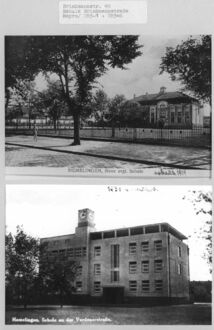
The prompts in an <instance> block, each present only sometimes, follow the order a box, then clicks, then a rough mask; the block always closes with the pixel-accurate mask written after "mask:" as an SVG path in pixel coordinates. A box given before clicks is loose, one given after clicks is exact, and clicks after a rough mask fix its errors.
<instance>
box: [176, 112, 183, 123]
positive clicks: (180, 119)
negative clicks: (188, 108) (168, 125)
mask: <svg viewBox="0 0 214 330" xmlns="http://www.w3.org/2000/svg"><path fill="white" fill-rule="evenodd" d="M177 116H178V117H177V120H178V124H181V121H182V112H181V110H180V109H179V110H178V115H177Z"/></svg>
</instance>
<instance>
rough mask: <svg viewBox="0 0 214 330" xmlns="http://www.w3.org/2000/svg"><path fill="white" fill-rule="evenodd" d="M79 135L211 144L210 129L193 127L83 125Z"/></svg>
mask: <svg viewBox="0 0 214 330" xmlns="http://www.w3.org/2000/svg"><path fill="white" fill-rule="evenodd" d="M37 127H38V135H41V136H42V135H43V136H53V137H54V136H55V137H73V134H74V130H73V128H70V129H69V128H58V129H57V130H56V131H55V130H54V129H53V128H52V127H51V128H49V127H45V128H44V127H39V126H37ZM6 134H7V135H8V134H29V135H32V134H33V128H32V129H28V128H23V127H18V128H17V127H16V128H15V127H8V126H6ZM80 137H81V138H85V139H104V140H122V141H127V142H129V141H130V142H142V143H143V142H144V143H148V142H151V143H160V144H161V143H163V144H164V143H167V144H181V145H198V146H206V147H207V146H208V147H210V146H211V129H210V128H204V127H194V128H191V129H190V128H188V129H185V128H162V129H157V128H116V127H114V128H113V129H112V128H110V127H84V128H80Z"/></svg>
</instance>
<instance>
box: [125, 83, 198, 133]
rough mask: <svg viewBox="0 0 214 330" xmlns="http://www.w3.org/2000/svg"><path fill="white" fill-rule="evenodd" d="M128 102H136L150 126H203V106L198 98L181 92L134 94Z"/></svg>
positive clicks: (162, 91) (161, 89) (163, 88)
mask: <svg viewBox="0 0 214 330" xmlns="http://www.w3.org/2000/svg"><path fill="white" fill-rule="evenodd" d="M130 102H133V103H136V102H137V103H138V104H139V105H140V106H141V107H142V112H144V113H145V114H146V118H147V121H148V122H149V124H150V125H151V126H157V127H158V126H159V127H170V128H176V127H179V128H193V127H203V112H204V111H203V107H201V106H200V103H199V101H198V100H196V99H195V98H193V97H190V96H189V95H186V94H184V93H182V92H178V91H175V92H167V91H166V88H165V87H161V88H160V91H159V93H156V94H148V93H146V94H144V95H141V96H138V97H136V96H134V98H133V99H132V100H130Z"/></svg>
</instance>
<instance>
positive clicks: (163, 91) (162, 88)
mask: <svg viewBox="0 0 214 330" xmlns="http://www.w3.org/2000/svg"><path fill="white" fill-rule="evenodd" d="M159 93H160V94H164V93H166V87H164V86H162V87H161V88H160V92H159Z"/></svg>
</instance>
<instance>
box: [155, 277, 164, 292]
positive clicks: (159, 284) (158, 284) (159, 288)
mask: <svg viewBox="0 0 214 330" xmlns="http://www.w3.org/2000/svg"><path fill="white" fill-rule="evenodd" d="M162 290H163V281H162V280H155V291H162Z"/></svg>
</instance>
